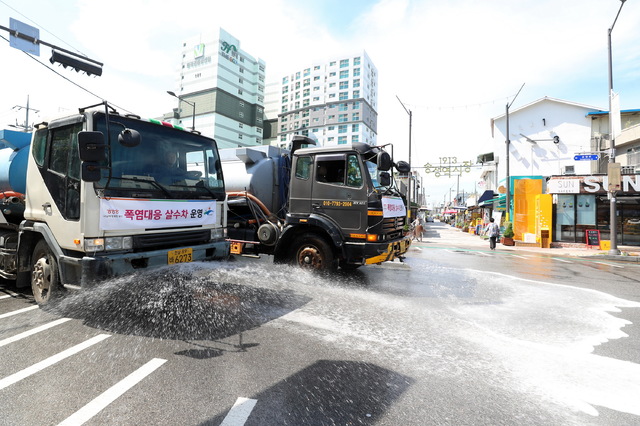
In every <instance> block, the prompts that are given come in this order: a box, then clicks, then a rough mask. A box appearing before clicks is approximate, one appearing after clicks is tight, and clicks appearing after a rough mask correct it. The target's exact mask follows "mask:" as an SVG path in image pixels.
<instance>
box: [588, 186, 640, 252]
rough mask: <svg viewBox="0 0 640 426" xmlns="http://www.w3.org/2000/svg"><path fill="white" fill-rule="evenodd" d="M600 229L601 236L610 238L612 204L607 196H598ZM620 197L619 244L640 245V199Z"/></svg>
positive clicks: (605, 238)
mask: <svg viewBox="0 0 640 426" xmlns="http://www.w3.org/2000/svg"><path fill="white" fill-rule="evenodd" d="M598 198H599V200H598V229H599V230H600V238H601V239H602V240H609V239H610V238H611V236H610V233H609V219H610V215H611V213H610V204H609V200H608V199H607V198H606V197H598ZM635 198H636V197H618V202H617V204H616V212H617V221H616V225H617V228H618V239H617V242H618V245H626V246H640V204H639V203H640V200H636V199H635Z"/></svg>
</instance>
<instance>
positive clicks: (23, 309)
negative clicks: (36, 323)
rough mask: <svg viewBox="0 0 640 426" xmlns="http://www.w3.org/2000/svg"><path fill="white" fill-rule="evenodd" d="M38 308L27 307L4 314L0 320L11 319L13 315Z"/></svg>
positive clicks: (0, 316)
mask: <svg viewBox="0 0 640 426" xmlns="http://www.w3.org/2000/svg"><path fill="white" fill-rule="evenodd" d="M38 308H39V306H38V305H36V306H29V307H28V308H22V309H18V310H16V311H11V312H7V313H6V314H2V315H0V319H2V318H7V317H11V316H14V315H18V314H21V313H23V312H27V311H32V310H34V309H38Z"/></svg>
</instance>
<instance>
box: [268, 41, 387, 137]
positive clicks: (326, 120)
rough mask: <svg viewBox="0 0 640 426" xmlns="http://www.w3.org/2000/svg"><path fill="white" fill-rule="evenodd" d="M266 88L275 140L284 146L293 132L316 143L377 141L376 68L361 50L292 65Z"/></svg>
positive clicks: (269, 115)
mask: <svg viewBox="0 0 640 426" xmlns="http://www.w3.org/2000/svg"><path fill="white" fill-rule="evenodd" d="M268 87H269V89H268V92H269V96H268V98H267V104H266V110H267V119H268V120H269V121H273V122H274V124H275V123H277V124H275V125H276V126H277V137H276V139H275V140H274V141H273V144H274V145H277V146H282V147H285V146H286V145H287V144H288V142H289V141H290V140H291V137H292V136H293V135H296V134H300V135H304V136H309V137H311V138H312V139H316V140H317V143H318V145H320V146H329V145H340V144H347V143H352V142H364V143H368V144H371V145H375V144H376V143H377V125H378V113H377V109H378V70H377V69H376V67H375V65H374V64H373V62H372V61H371V59H370V58H369V56H368V55H367V53H366V52H365V51H364V50H363V51H360V52H357V53H355V54H351V55H345V56H341V57H337V58H334V59H331V60H329V61H327V62H322V63H316V64H313V65H310V66H307V67H304V68H301V69H299V70H295V71H293V72H292V73H290V74H287V75H285V76H282V77H280V78H279V79H278V80H275V81H273V82H270V83H269V85H268ZM276 120H277V121H276Z"/></svg>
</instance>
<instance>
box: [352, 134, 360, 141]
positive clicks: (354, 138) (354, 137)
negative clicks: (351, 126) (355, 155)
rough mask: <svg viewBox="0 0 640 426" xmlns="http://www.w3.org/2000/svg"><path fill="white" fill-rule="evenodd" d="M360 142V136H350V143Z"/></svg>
mask: <svg viewBox="0 0 640 426" xmlns="http://www.w3.org/2000/svg"><path fill="white" fill-rule="evenodd" d="M355 142H360V136H358V135H353V136H351V143H355Z"/></svg>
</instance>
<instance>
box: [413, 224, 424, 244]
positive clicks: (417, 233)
mask: <svg viewBox="0 0 640 426" xmlns="http://www.w3.org/2000/svg"><path fill="white" fill-rule="evenodd" d="M411 225H412V226H413V238H412V239H413V240H418V241H420V242H422V232H423V231H424V227H423V226H422V221H421V220H420V218H416V220H414V221H413V223H412V224H411Z"/></svg>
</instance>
